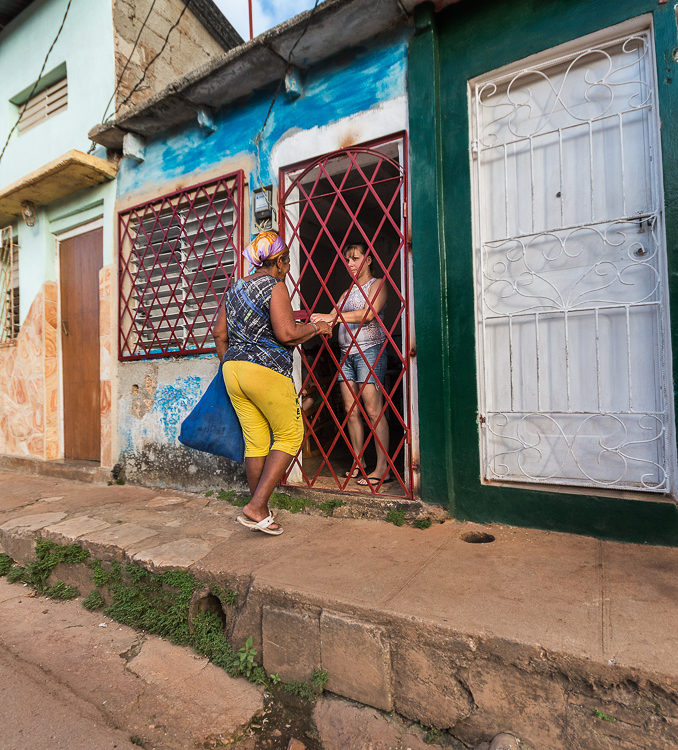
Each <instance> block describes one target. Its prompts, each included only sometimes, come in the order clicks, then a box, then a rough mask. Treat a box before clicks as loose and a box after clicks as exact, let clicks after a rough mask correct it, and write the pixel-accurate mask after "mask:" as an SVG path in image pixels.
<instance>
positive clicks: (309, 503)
mask: <svg viewBox="0 0 678 750" xmlns="http://www.w3.org/2000/svg"><path fill="white" fill-rule="evenodd" d="M268 504H269V507H271V508H278V509H280V510H289V511H290V513H299V512H300V511H303V510H306V509H307V508H311V507H313V506H315V503H314V502H313V500H311V499H309V498H308V497H298V496H296V495H284V494H282V493H281V492H274V493H273V494H272V495H271V499H270V500H269V502H268Z"/></svg>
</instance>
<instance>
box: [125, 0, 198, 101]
mask: <svg viewBox="0 0 678 750" xmlns="http://www.w3.org/2000/svg"><path fill="white" fill-rule="evenodd" d="M190 4H191V0H184V7H183V8H182V9H181V13H179V17H178V18H177V20H176V21H175V22H174V23H173V24H172V25H171V26H170V28H169V31H168V32H167V35H166V36H165V39H164V41H163V43H162V47H161V48H160V49H159V51H158V52H156V53H155V55H154V56H153V57H152V58H151V60H150V61H149V62H148V64H147V65H146V67H145V68H144V71H143V73H142V74H141V78H140V79H139V80H138V81H137V82H136V84H135V86H134V87H133V88H132V90H131V91H130V92H129V94H127V96H126V97H125V98H124V99H123V100H122V102H120V107H119V108H122V107H124V106H125V104H127V102H128V101H129V100H130V99H131V98H132V96H134V94H135V93H136V92H137V90H138V89H139V86H141V84H142V83H143V82H144V81H145V80H146V73H148V70H149V68H150V67H151V65H153V63H154V62H155V61H156V60H157V59H158V58H159V57H160V55H162V53H163V52H164V51H165V47H166V46H167V44H168V43H169V38H170V35H171V33H172V32H173V31H174V29H176V27H177V26H178V25H179V22H180V21H181V19H182V18H183V17H184V13H185V12H186V11H187V10H188V6H189V5H190Z"/></svg>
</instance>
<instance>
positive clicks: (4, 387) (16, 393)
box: [0, 282, 59, 459]
mask: <svg viewBox="0 0 678 750" xmlns="http://www.w3.org/2000/svg"><path fill="white" fill-rule="evenodd" d="M56 291H57V290H56V284H54V283H52V282H48V283H46V284H43V286H42V288H41V290H40V292H39V293H38V295H37V296H36V297H35V299H34V300H33V302H32V304H31V306H30V309H29V311H28V315H27V316H26V319H25V320H24V323H23V325H22V326H21V330H20V331H19V336H18V338H17V341H16V343H14V344H9V345H6V346H3V347H1V348H0V454H7V455H14V456H31V457H33V458H41V459H54V458H56V457H57V455H58V451H59V441H58V433H57V421H58V376H57V353H56V317H57V297H56Z"/></svg>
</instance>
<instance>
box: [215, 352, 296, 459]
mask: <svg viewBox="0 0 678 750" xmlns="http://www.w3.org/2000/svg"><path fill="white" fill-rule="evenodd" d="M222 372H223V375H224V382H225V383H226V390H227V391H228V395H229V396H230V397H231V403H232V404H233V408H234V409H235V413H236V414H237V415H238V419H239V420H240V426H241V427H242V431H243V435H244V437H245V458H252V457H255V456H267V455H268V453H269V451H270V450H276V451H283V452H285V453H289V454H290V455H291V456H294V455H296V453H297V451H298V450H299V448H300V446H301V443H302V442H303V439H304V423H303V420H302V418H301V408H300V407H299V399H298V398H297V392H296V391H295V389H294V383H293V382H292V379H291V378H287V377H285V376H284V375H281V374H280V373H279V372H276V371H275V370H271V368H270V367H264V366H263V365H256V364H254V362H224V364H223V366H222ZM271 432H273V445H271Z"/></svg>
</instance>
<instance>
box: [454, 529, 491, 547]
mask: <svg viewBox="0 0 678 750" xmlns="http://www.w3.org/2000/svg"><path fill="white" fill-rule="evenodd" d="M459 538H460V539H461V540H462V542H468V543H469V544H489V543H490V542H493V541H494V537H493V536H492V534H486V533H485V532H484V531H467V532H466V533H464V534H462V535H461V536H460V537H459Z"/></svg>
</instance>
